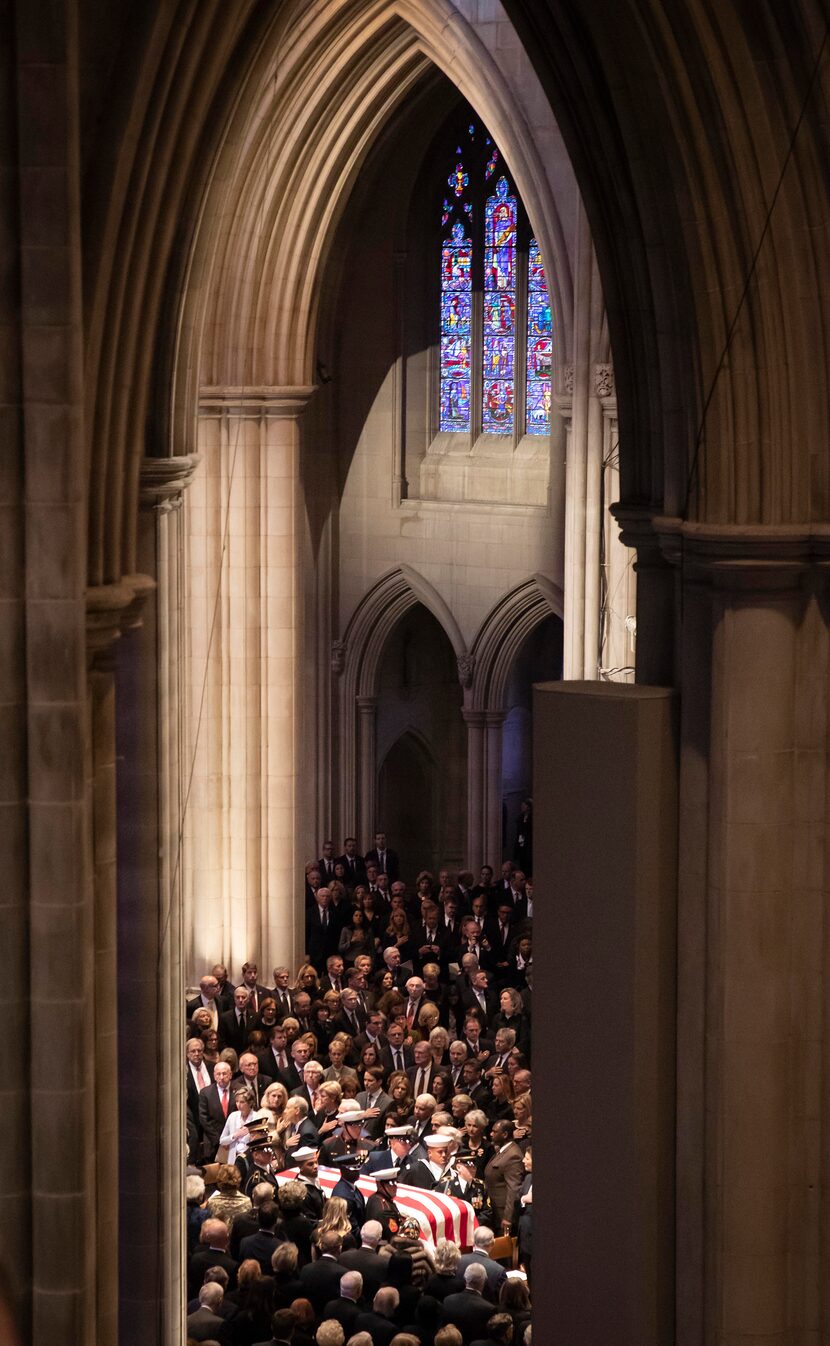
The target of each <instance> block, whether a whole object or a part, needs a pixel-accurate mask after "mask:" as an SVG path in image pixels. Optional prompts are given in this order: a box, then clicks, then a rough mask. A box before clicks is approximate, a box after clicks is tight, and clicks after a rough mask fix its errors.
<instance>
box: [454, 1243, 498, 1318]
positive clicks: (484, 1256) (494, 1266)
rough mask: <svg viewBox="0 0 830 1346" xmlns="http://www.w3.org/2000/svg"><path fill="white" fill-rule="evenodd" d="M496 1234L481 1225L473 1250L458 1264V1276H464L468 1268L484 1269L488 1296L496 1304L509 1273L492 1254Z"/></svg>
mask: <svg viewBox="0 0 830 1346" xmlns="http://www.w3.org/2000/svg"><path fill="white" fill-rule="evenodd" d="M495 1237H496V1236H495V1234H494V1233H493V1231H492V1229H488V1228H487V1226H486V1225H479V1227H478V1229H476V1231H475V1233H474V1234H473V1250H472V1252H469V1253H465V1254H464V1256H463V1257H461V1258H460V1259H459V1262H458V1274H459V1275H460V1276H463V1275H464V1273H465V1271H466V1270H467V1268H468V1267H471V1266H476V1265H478V1266H480V1267H483V1269H484V1272H485V1274H486V1276H487V1294H488V1297H489V1298H490V1299H491V1300H492V1301H493V1303H494V1304H498V1302H499V1291H500V1290H501V1287H502V1285H503V1284H504V1282H505V1280H506V1279H507V1271H506V1270H505V1268H504V1267H503V1266H502V1265H501V1263H500V1262H496V1261H494V1259H493V1257H492V1256H491V1253H492V1251H493V1242H494V1240H495Z"/></svg>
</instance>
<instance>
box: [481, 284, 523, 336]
mask: <svg viewBox="0 0 830 1346" xmlns="http://www.w3.org/2000/svg"><path fill="white" fill-rule="evenodd" d="M515 326H516V305H515V304H514V302H513V296H512V295H511V294H502V293H500V292H499V291H498V290H488V291H487V293H486V294H485V296H484V330H485V332H492V333H494V334H497V333H501V334H502V335H503V336H506V335H507V334H508V333H509V332H513V331H514V330H515Z"/></svg>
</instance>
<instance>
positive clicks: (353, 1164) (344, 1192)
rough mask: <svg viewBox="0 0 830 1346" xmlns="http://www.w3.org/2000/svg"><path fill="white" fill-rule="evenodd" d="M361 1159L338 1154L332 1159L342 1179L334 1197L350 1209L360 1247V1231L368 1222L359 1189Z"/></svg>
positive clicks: (353, 1230)
mask: <svg viewBox="0 0 830 1346" xmlns="http://www.w3.org/2000/svg"><path fill="white" fill-rule="evenodd" d="M360 1162H361V1161H360V1159H359V1157H358V1156H357V1155H356V1154H338V1155H335V1157H334V1159H332V1161H331V1163H332V1168H336V1169H337V1170H338V1171H339V1173H340V1177H339V1179H338V1181H337V1182H336V1183H335V1185H334V1188H333V1190H332V1196H340V1197H342V1198H343V1200H344V1201H345V1203H346V1206H347V1208H348V1214H349V1220H350V1222H351V1226H352V1233H353V1234H354V1237H355V1242H356V1243H357V1246H358V1247H360V1230H361V1227H362V1225H363V1224H364V1223H365V1221H366V1198H365V1197H364V1195H363V1193H362V1192H361V1191H360V1190H359V1188H358V1187H357V1179H358V1176H359V1174H360Z"/></svg>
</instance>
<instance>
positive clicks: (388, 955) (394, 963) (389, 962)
mask: <svg viewBox="0 0 830 1346" xmlns="http://www.w3.org/2000/svg"><path fill="white" fill-rule="evenodd" d="M383 962H384V966H385V968H388V970H389V971H390V972H391V973H392V988H393V990H395V991H400V992H401V994H403V992H404V989H405V987H406V983H407V981H408V980H409V977H410V976H411V973H410V972H409V971H408V969H407V968H405V967H401V951H400V949H396V948H395V946H394V944H393V945H391V946H390V947H389V948H388V949H384V951H383Z"/></svg>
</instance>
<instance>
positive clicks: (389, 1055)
mask: <svg viewBox="0 0 830 1346" xmlns="http://www.w3.org/2000/svg"><path fill="white" fill-rule="evenodd" d="M404 1036H405V1035H404V1029H403V1025H402V1024H395V1023H393V1024H390V1025H389V1028H388V1029H387V1033H386V1046H385V1047H384V1048H383V1050H382V1051H381V1054H380V1062H381V1065H382V1066H383V1068H384V1070H385V1071H386V1073H387V1074H389V1072H390V1071H392V1070H404V1071H406V1070H408V1069H409V1067H410V1066H412V1065H414V1064H415V1057H414V1056H413V1055H412V1048H411V1047H404V1045H403V1042H404Z"/></svg>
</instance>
